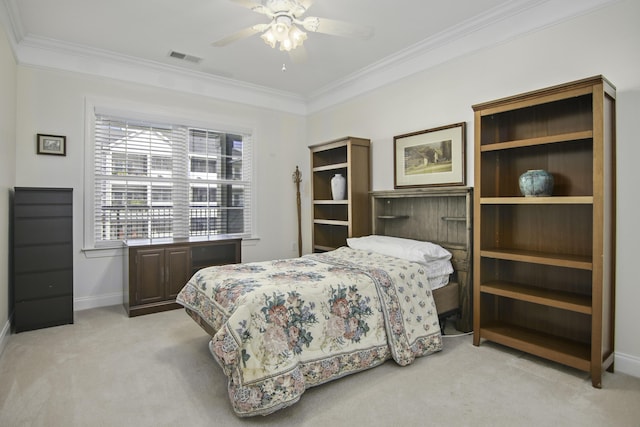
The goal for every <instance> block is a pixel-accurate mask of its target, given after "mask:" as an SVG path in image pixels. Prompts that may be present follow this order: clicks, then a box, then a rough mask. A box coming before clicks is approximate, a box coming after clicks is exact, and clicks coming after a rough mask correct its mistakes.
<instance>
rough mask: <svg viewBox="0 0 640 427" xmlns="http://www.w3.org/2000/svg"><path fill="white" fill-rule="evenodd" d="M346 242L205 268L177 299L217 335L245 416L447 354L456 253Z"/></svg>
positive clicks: (396, 242)
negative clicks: (321, 388) (445, 332)
mask: <svg viewBox="0 0 640 427" xmlns="http://www.w3.org/2000/svg"><path fill="white" fill-rule="evenodd" d="M347 243H348V245H347V246H345V247H341V248H338V249H336V250H333V251H330V252H325V253H317V254H309V255H305V256H302V257H300V258H293V259H281V260H273V261H264V262H254V263H244V264H231V265H225V266H216V267H208V268H204V269H202V270H200V271H198V272H196V274H194V276H193V277H192V278H191V279H190V280H189V282H188V283H187V284H186V285H185V286H184V288H183V289H182V290H181V292H180V293H179V294H178V297H177V299H176V301H177V302H178V303H179V304H181V305H183V306H184V307H185V309H186V312H187V314H189V316H191V317H192V318H193V319H194V320H195V321H196V322H197V323H198V324H199V325H200V326H201V327H202V328H203V329H204V330H205V331H206V332H207V333H208V334H209V335H210V336H211V337H212V338H211V341H210V343H209V349H210V351H211V354H212V355H213V357H214V359H215V360H216V361H217V362H218V364H219V365H220V367H221V368H222V370H223V372H224V373H225V375H226V376H227V377H228V392H229V399H230V401H231V406H232V408H233V410H234V411H235V413H236V414H237V415H238V416H240V417H248V416H255V415H267V414H270V413H272V412H274V411H277V410H279V409H282V408H284V407H287V406H290V405H292V404H294V403H296V402H297V401H298V400H299V399H300V397H301V396H302V394H303V393H304V391H305V390H306V389H308V388H310V387H313V386H317V385H320V384H323V383H326V382H328V381H331V380H334V379H337V378H340V377H343V376H345V375H349V374H352V373H355V372H359V371H362V370H365V369H370V368H373V367H375V366H378V365H380V364H382V363H384V362H385V361H387V360H389V359H393V360H394V361H395V362H396V363H398V364H399V365H402V366H405V365H409V364H411V363H412V362H413V361H414V360H415V359H416V358H417V357H422V356H426V355H429V354H432V353H434V352H438V351H440V350H441V349H442V345H443V344H442V333H441V328H440V326H441V320H442V319H443V316H449V315H451V314H452V313H458V312H459V311H460V298H459V288H460V286H459V283H458V282H457V281H452V280H451V278H452V277H454V278H455V277H457V276H456V274H455V272H454V267H453V266H454V264H455V263H452V261H455V260H454V259H452V253H451V252H450V251H449V250H447V249H445V248H444V247H443V246H441V245H439V244H436V243H433V242H429V241H420V240H416V239H408V238H399V237H395V236H382V235H371V236H364V237H360V238H351V239H347ZM439 317H440V318H439Z"/></svg>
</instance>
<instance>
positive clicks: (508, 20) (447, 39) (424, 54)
mask: <svg viewBox="0 0 640 427" xmlns="http://www.w3.org/2000/svg"><path fill="white" fill-rule="evenodd" d="M618 1H620V0H581V1H579V2H578V1H575V2H573V1H572V2H567V1H565V0H513V1H510V2H507V4H506V5H505V4H502V5H500V6H497V7H495V8H493V9H489V10H487V11H486V12H485V13H483V14H480V15H478V16H476V17H474V18H473V19H470V20H467V21H465V22H462V23H460V24H459V25H456V26H454V27H452V28H449V29H448V30H445V31H443V32H440V33H438V34H436V35H434V36H432V37H430V38H427V39H425V40H423V41H421V42H419V43H416V44H414V45H412V46H409V47H407V48H406V49H403V50H402V51H400V52H398V53H396V54H394V55H391V56H388V57H386V58H384V59H383V60H381V61H379V62H376V63H374V64H372V65H371V66H369V67H367V68H363V69H362V70H360V71H358V72H356V73H353V74H351V75H349V76H347V77H345V78H344V79H342V80H339V81H335V82H333V83H331V84H330V85H327V86H325V87H324V88H322V89H320V90H318V91H316V92H314V93H313V94H311V96H309V98H308V100H307V112H308V114H311V113H314V112H317V111H321V110H323V109H326V108H330V107H331V106H333V105H337V104H340V103H342V102H346V101H348V100H349V99H352V98H355V97H357V96H359V95H362V94H364V93H367V92H369V91H372V90H374V89H377V88H380V87H383V86H386V85H388V84H391V83H393V82H396V81H399V80H401V79H403V78H405V77H408V76H410V75H413V74H416V73H418V72H420V71H424V70H427V69H429V68H431V67H434V66H437V65H439V64H442V63H445V62H447V61H449V60H452V59H454V58H457V57H460V56H463V55H465V54H468V53H471V52H475V51H479V50H482V49H485V48H488V47H491V46H495V45H498V44H501V43H504V42H507V41H509V40H511V39H515V38H516V37H519V36H523V35H525V34H529V33H532V32H534V31H539V30H541V29H544V28H547V27H550V26H552V25H556V24H558V23H560V22H563V21H566V20H568V19H571V18H575V17H577V16H580V15H583V14H586V13H589V12H591V11H594V10H596V9H599V8H601V7H605V6H608V5H610V4H613V3H616V2H618Z"/></svg>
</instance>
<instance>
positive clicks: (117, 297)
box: [73, 292, 123, 311]
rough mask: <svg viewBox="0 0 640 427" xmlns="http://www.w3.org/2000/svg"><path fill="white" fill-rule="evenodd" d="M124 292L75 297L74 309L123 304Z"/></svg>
mask: <svg viewBox="0 0 640 427" xmlns="http://www.w3.org/2000/svg"><path fill="white" fill-rule="evenodd" d="M122 297H123V294H122V293H121V292H118V293H114V294H106V295H97V296H91V297H78V298H74V299H73V309H74V311H81V310H88V309H90V308H98V307H108V306H110V305H118V304H122V301H123V299H122Z"/></svg>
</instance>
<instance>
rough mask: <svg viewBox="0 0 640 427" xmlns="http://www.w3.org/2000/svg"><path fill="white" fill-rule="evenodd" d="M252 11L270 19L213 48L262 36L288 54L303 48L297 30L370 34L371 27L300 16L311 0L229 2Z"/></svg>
mask: <svg viewBox="0 0 640 427" xmlns="http://www.w3.org/2000/svg"><path fill="white" fill-rule="evenodd" d="M229 1H232V2H233V3H236V4H238V5H239V6H242V7H245V8H247V9H249V10H251V11H253V12H256V13H260V14H262V15H266V16H267V17H269V19H270V21H269V22H268V23H265V24H258V25H254V26H252V27H249V28H245V29H243V30H240V31H238V32H236V33H234V34H231V35H229V36H226V37H224V38H222V39H220V40H218V41H215V42H214V43H213V45H214V46H216V47H222V46H226V45H228V44H230V43H232V42H235V41H238V40H242V39H245V38H248V37H251V36H252V35H254V34H257V33H262V35H261V36H260V37H261V38H262V39H263V40H264V41H265V43H266V44H268V45H269V46H271V47H272V48H275V47H276V45H278V44H279V46H280V50H283V51H287V52H290V51H291V50H293V49H295V48H297V47H300V46H302V43H303V42H304V41H305V40H306V38H307V34H306V33H305V32H304V31H303V30H302V29H300V27H302V28H303V29H304V30H306V31H310V32H314V33H323V34H329V35H334V36H341V37H351V38H361V39H367V38H369V37H371V36H372V35H373V30H372V29H371V28H370V27H367V26H362V25H356V24H350V23H347V22H342V21H336V20H333V19H326V18H317V17H315V16H307V17H303V16H302V15H304V14H305V13H306V12H307V9H309V7H311V5H312V4H313V0H262V1H261V2H258V1H252V0H229Z"/></svg>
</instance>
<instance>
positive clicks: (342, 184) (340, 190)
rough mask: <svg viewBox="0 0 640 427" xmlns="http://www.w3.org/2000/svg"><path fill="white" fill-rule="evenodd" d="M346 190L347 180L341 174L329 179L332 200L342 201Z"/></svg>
mask: <svg viewBox="0 0 640 427" xmlns="http://www.w3.org/2000/svg"><path fill="white" fill-rule="evenodd" d="M346 188H347V179H346V178H345V177H344V176H342V174H340V173H337V174H335V175H334V176H333V178H331V196H332V197H333V200H344V193H345V190H346Z"/></svg>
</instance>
